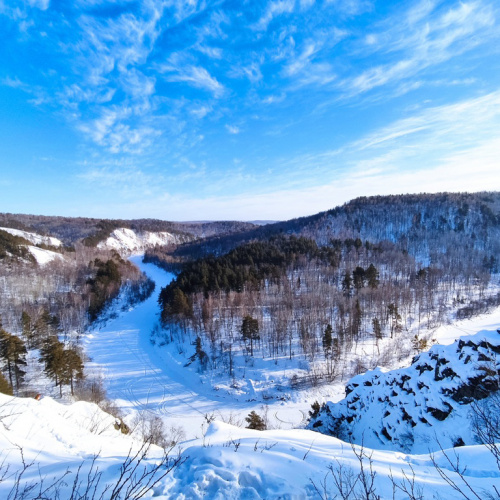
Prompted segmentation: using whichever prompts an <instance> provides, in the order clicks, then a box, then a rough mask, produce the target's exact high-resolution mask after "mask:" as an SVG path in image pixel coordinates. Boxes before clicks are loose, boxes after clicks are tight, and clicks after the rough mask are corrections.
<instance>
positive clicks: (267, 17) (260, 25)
mask: <svg viewBox="0 0 500 500" xmlns="http://www.w3.org/2000/svg"><path fill="white" fill-rule="evenodd" d="M294 7H295V1H294V0H276V1H271V2H269V3H268V4H267V7H266V10H265V12H264V14H263V15H262V17H261V18H260V19H259V21H258V22H257V24H256V25H255V26H254V29H256V30H267V27H268V26H269V24H270V23H271V21H272V20H273V19H274V18H275V17H278V16H281V15H283V14H290V13H291V12H293V9H294Z"/></svg>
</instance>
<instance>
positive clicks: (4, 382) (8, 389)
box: [0, 373, 13, 396]
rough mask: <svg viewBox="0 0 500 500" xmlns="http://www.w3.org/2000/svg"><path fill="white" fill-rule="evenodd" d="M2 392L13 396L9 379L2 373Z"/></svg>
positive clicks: (0, 387)
mask: <svg viewBox="0 0 500 500" xmlns="http://www.w3.org/2000/svg"><path fill="white" fill-rule="evenodd" d="M0 393H2V394H7V395H8V396H12V395H13V392H12V386H11V385H10V384H9V381H8V380H7V379H6V378H5V377H4V376H3V375H2V374H1V373H0Z"/></svg>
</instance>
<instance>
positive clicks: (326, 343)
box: [323, 324, 333, 358]
mask: <svg viewBox="0 0 500 500" xmlns="http://www.w3.org/2000/svg"><path fill="white" fill-rule="evenodd" d="M332 334H333V328H332V325H330V324H328V325H326V328H325V332H324V334H323V351H324V352H325V358H327V357H328V356H329V355H330V354H331V352H332V343H333V336H332Z"/></svg>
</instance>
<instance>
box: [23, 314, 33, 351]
mask: <svg viewBox="0 0 500 500" xmlns="http://www.w3.org/2000/svg"><path fill="white" fill-rule="evenodd" d="M21 325H22V327H23V337H24V338H25V339H26V343H27V345H28V347H29V348H32V347H34V340H35V328H34V325H33V322H32V320H31V316H30V315H29V314H28V313H27V312H26V311H23V313H22V314H21Z"/></svg>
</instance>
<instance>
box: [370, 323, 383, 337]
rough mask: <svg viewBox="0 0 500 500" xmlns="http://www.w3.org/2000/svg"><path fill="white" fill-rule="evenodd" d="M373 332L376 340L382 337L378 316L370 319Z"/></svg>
mask: <svg viewBox="0 0 500 500" xmlns="http://www.w3.org/2000/svg"><path fill="white" fill-rule="evenodd" d="M372 327H373V334H374V335H375V338H376V339H377V340H380V339H381V338H382V327H381V326H380V321H379V319H378V318H373V319H372Z"/></svg>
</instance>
